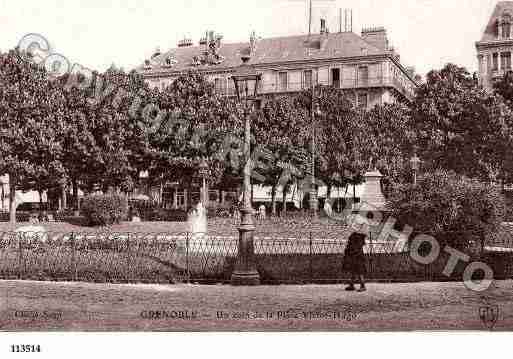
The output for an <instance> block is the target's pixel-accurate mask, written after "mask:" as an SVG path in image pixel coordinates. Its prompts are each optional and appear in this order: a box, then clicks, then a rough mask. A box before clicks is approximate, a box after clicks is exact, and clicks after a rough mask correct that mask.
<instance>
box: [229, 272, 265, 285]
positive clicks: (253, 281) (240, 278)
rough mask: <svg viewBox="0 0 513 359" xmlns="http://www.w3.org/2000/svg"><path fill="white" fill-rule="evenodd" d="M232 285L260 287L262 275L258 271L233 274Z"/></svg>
mask: <svg viewBox="0 0 513 359" xmlns="http://www.w3.org/2000/svg"><path fill="white" fill-rule="evenodd" d="M230 284H231V285H233V286H255V285H260V274H258V272H257V271H256V270H254V271H252V272H237V271H234V272H233V273H232V277H231V280H230Z"/></svg>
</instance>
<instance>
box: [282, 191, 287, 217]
mask: <svg viewBox="0 0 513 359" xmlns="http://www.w3.org/2000/svg"><path fill="white" fill-rule="evenodd" d="M282 203H283V209H282V213H283V217H285V215H286V214H287V186H286V185H285V186H283V190H282Z"/></svg>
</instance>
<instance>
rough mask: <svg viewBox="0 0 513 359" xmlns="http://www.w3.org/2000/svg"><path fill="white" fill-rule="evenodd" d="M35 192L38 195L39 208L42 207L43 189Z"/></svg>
mask: <svg viewBox="0 0 513 359" xmlns="http://www.w3.org/2000/svg"><path fill="white" fill-rule="evenodd" d="M37 194H38V195H39V208H43V191H42V190H40V189H39V190H37Z"/></svg>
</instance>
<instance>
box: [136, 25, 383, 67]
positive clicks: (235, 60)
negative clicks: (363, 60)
mask: <svg viewBox="0 0 513 359" xmlns="http://www.w3.org/2000/svg"><path fill="white" fill-rule="evenodd" d="M205 48H206V45H201V46H188V47H178V48H175V49H171V50H169V51H167V52H165V53H162V54H160V55H158V56H155V57H154V58H153V59H151V69H152V70H156V71H159V70H160V71H177V72H181V71H186V70H189V69H192V68H196V69H198V70H202V71H205V70H206V71H208V70H213V71H216V70H222V69H224V68H233V67H236V66H239V65H240V64H241V55H242V54H244V53H248V52H249V51H250V43H249V42H245V43H222V44H221V46H220V47H219V50H218V54H219V55H220V56H221V58H222V60H221V62H220V63H219V64H213V65H212V64H209V65H197V66H194V65H193V58H194V56H200V55H201V54H202V53H203V52H204V51H205ZM386 54H393V50H390V49H380V48H378V47H376V46H374V45H372V44H370V43H369V42H367V41H365V40H364V39H363V38H362V37H360V36H358V35H357V34H355V33H353V32H340V33H326V34H313V35H311V37H310V38H309V36H308V35H298V36H284V37H274V38H267V39H259V40H257V41H256V45H255V47H254V50H253V52H252V53H251V60H250V64H253V65H265V64H274V63H283V62H302V61H311V60H327V59H334V58H351V57H362V56H375V55H386ZM168 58H169V59H171V63H170V64H167V65H168V66H166V59H168ZM144 69H145V65H142V66H140V67H139V68H138V70H140V71H143V70H144Z"/></svg>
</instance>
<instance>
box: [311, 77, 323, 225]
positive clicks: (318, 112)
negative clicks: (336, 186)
mask: <svg viewBox="0 0 513 359" xmlns="http://www.w3.org/2000/svg"><path fill="white" fill-rule="evenodd" d="M321 115H322V112H321V110H320V108H319V104H318V103H316V104H315V105H314V86H313V85H312V164H311V166H312V170H311V172H312V173H311V174H312V177H311V183H310V209H311V210H312V214H313V216H314V218H315V217H317V212H318V206H319V201H318V198H317V183H316V181H315V145H316V143H315V126H316V122H315V116H317V117H320V116H321Z"/></svg>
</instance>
